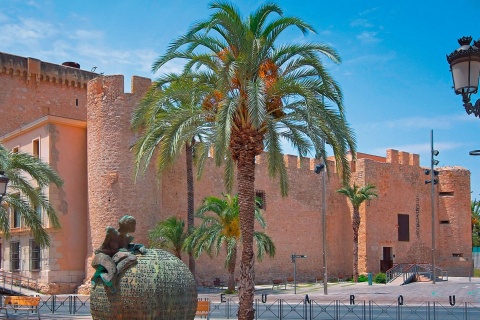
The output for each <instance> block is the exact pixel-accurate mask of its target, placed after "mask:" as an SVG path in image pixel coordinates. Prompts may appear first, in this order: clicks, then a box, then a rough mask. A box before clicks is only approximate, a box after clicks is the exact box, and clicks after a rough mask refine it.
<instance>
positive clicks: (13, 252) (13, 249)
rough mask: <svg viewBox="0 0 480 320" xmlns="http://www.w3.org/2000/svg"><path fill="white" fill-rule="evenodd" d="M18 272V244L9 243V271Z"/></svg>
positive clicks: (16, 242)
mask: <svg viewBox="0 0 480 320" xmlns="http://www.w3.org/2000/svg"><path fill="white" fill-rule="evenodd" d="M17 270H20V242H19V241H12V242H10V271H17Z"/></svg>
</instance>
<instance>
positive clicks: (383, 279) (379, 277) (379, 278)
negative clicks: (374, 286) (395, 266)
mask: <svg viewBox="0 0 480 320" xmlns="http://www.w3.org/2000/svg"><path fill="white" fill-rule="evenodd" d="M373 282H375V283H387V275H386V274H385V273H383V272H380V273H377V274H376V275H375V277H374V278H373Z"/></svg>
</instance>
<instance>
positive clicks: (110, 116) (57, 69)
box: [0, 52, 473, 293]
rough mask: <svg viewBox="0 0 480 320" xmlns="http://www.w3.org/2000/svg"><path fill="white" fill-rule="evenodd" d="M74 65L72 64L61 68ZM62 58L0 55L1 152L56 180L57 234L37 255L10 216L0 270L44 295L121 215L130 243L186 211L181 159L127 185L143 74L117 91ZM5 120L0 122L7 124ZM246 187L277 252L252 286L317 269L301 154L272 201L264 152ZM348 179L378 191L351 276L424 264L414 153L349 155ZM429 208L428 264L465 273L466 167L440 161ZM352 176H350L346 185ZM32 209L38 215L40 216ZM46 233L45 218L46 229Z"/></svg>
mask: <svg viewBox="0 0 480 320" xmlns="http://www.w3.org/2000/svg"><path fill="white" fill-rule="evenodd" d="M69 65H73V64H69ZM69 65H56V64H52V63H47V62H43V61H40V60H37V59H33V58H25V57H19V56H15V55H11V54H7V53H1V52H0V88H1V90H0V116H1V118H2V119H4V121H3V123H2V127H0V143H2V144H3V145H5V146H6V147H7V148H9V149H11V150H19V151H23V152H28V153H32V154H37V155H38V156H39V157H40V158H41V159H42V160H43V161H45V162H48V163H49V164H50V165H51V166H52V167H53V168H55V169H56V170H57V171H58V172H59V173H60V175H61V176H62V178H63V179H64V180H65V185H64V187H63V188H62V189H60V190H58V189H56V188H50V190H47V194H48V196H49V199H50V201H51V202H52V203H53V204H54V205H55V207H56V209H57V212H58V215H59V217H60V221H61V224H62V229H60V230H53V229H50V228H49V229H48V230H49V232H50V234H51V237H52V246H51V247H49V248H45V249H41V250H39V249H38V247H36V246H35V243H34V242H32V237H31V235H30V233H29V230H26V229H25V228H24V227H23V226H22V222H21V220H19V219H17V218H16V216H15V213H14V212H13V211H11V217H10V218H11V220H10V221H11V227H12V237H11V238H9V239H5V238H4V237H2V238H0V267H1V268H3V269H4V270H6V271H12V272H14V273H18V274H21V275H25V276H28V277H33V278H37V279H38V280H39V281H40V282H41V283H43V284H44V288H45V289H44V290H45V291H48V292H51V293H56V292H69V291H73V290H74V288H76V287H78V286H79V285H80V284H82V283H83V282H84V281H85V280H87V279H88V278H89V276H91V274H92V271H93V270H92V269H91V267H90V261H91V257H92V252H93V249H94V248H96V247H98V246H99V245H100V244H101V242H102V241H103V238H104V235H105V234H104V232H105V231H104V230H105V227H106V226H107V225H113V226H116V225H117V222H118V219H119V218H120V217H122V216H123V215H125V214H130V215H133V216H135V217H136V218H137V231H136V233H135V237H136V242H139V243H147V232H148V230H150V229H152V228H153V226H154V225H155V224H156V223H157V222H158V221H159V220H162V219H164V218H166V217H169V216H172V215H176V216H180V217H183V218H185V217H186V210H187V209H186V198H187V196H186V193H187V191H186V181H185V170H184V161H183V159H180V160H179V161H178V162H177V163H176V164H175V165H174V166H172V167H171V168H169V169H168V170H167V171H165V172H164V173H163V174H162V176H161V177H158V178H157V177H156V176H155V174H154V170H150V171H149V172H147V174H146V175H145V176H142V177H140V178H139V179H138V180H136V181H135V179H134V177H133V156H132V154H131V152H129V148H130V146H131V145H132V144H133V143H134V141H135V136H134V135H133V134H132V133H131V131H130V129H129V128H130V127H129V122H130V118H131V112H132V110H133V109H134V107H135V105H136V103H137V102H138V100H139V99H140V98H141V97H142V95H143V94H144V93H145V92H146V90H147V89H148V87H149V86H150V84H151V81H150V80H149V79H146V78H140V77H133V79H132V89H131V93H124V79H123V76H103V75H98V74H95V73H92V72H88V71H84V70H81V69H79V68H75V67H71V66H69ZM5 119H6V120H5ZM256 161H257V166H256V170H257V175H256V181H255V187H256V189H257V194H259V195H262V196H263V197H264V199H265V209H264V214H265V217H266V220H267V224H268V225H267V228H266V229H265V230H264V231H265V232H266V233H268V234H269V235H270V236H271V237H272V238H273V240H274V242H275V244H276V247H277V254H276V256H275V258H273V259H271V258H265V259H264V260H263V261H261V262H258V261H257V262H256V268H255V270H256V282H258V283H262V282H264V283H265V282H270V281H271V280H272V279H276V278H285V277H290V276H292V273H293V264H292V262H291V255H292V254H304V255H306V256H307V258H306V259H300V260H298V261H297V276H298V278H299V279H300V280H313V279H315V277H317V276H319V275H320V274H321V273H322V268H323V264H322V253H323V252H322V229H323V227H322V223H321V222H322V219H321V203H322V199H321V195H322V184H321V175H317V174H315V173H314V172H313V168H314V166H315V163H314V161H313V160H311V159H298V158H297V157H295V156H289V155H287V156H285V161H286V163H287V166H288V173H289V181H290V190H291V191H290V193H289V196H288V197H286V198H282V197H281V196H280V192H279V188H278V182H277V181H275V180H271V179H270V178H269V177H268V174H267V169H266V166H265V163H264V159H263V157H262V156H260V157H257V160H256ZM328 165H329V168H330V169H331V170H330V175H329V176H328V177H327V182H326V195H327V196H326V200H325V202H326V221H327V222H326V230H327V233H326V239H327V261H328V262H327V264H328V274H329V275H330V276H340V275H351V273H352V271H351V269H352V242H353V240H352V239H353V235H352V228H351V222H350V213H351V208H350V206H349V202H348V201H347V199H346V198H345V196H343V195H341V194H338V193H336V192H335V190H337V189H339V188H340V187H341V184H340V180H339V179H338V177H336V175H335V174H334V171H335V170H334V163H333V162H332V161H328ZM351 165H352V169H353V172H354V174H353V181H354V182H355V183H357V184H358V185H364V184H366V183H373V184H375V185H376V186H377V189H378V193H379V198H378V199H375V200H371V201H367V202H366V203H364V204H363V205H362V206H361V208H360V211H361V217H362V224H361V229H360V238H359V269H360V272H361V273H364V272H372V273H377V272H380V271H384V270H386V269H387V268H388V267H389V266H391V265H393V264H394V263H429V262H431V260H432V256H431V253H432V208H431V204H430V201H431V193H430V185H426V184H425V183H424V180H425V179H426V178H427V177H426V176H425V174H424V168H422V167H420V161H419V156H418V155H415V154H409V153H407V152H399V151H396V150H387V152H386V156H385V157H379V156H372V155H368V154H362V153H359V154H358V155H357V160H356V161H355V162H353V161H352V163H351ZM439 171H440V175H439V179H440V183H439V184H438V185H437V186H436V187H435V193H434V209H435V212H436V216H435V218H434V220H433V223H434V226H435V230H436V232H435V247H436V250H435V257H436V264H437V265H438V266H439V267H440V268H442V269H443V270H446V271H448V274H449V275H452V276H453V275H458V276H468V275H469V274H470V272H471V271H472V268H473V261H472V252H471V251H472V246H471V222H470V172H469V171H468V170H467V169H464V168H459V167H448V168H439ZM353 181H352V182H353ZM224 191H225V190H224V185H223V179H222V171H221V170H220V169H219V168H217V167H215V166H214V164H213V161H209V162H208V163H207V165H206V167H205V170H204V174H203V178H202V180H200V181H196V182H195V202H196V205H199V204H200V203H201V201H202V199H203V198H204V197H205V196H210V195H217V196H219V195H220V194H221V193H222V192H224ZM40 214H41V213H40ZM46 227H47V228H48V224H46ZM223 266H224V257H217V258H213V259H210V258H208V257H201V258H200V259H199V260H198V262H197V274H196V276H197V278H198V279H199V280H211V279H213V278H214V277H225V276H226V270H225V269H224V267H223Z"/></svg>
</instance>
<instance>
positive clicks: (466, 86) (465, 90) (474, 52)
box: [447, 37, 480, 118]
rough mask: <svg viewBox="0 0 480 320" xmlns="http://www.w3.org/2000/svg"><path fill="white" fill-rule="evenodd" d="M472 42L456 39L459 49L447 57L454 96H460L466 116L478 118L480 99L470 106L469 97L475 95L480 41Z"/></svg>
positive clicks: (479, 73)
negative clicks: (472, 115)
mask: <svg viewBox="0 0 480 320" xmlns="http://www.w3.org/2000/svg"><path fill="white" fill-rule="evenodd" d="M471 42H472V37H463V38H460V39H458V43H459V44H460V48H458V49H457V50H455V51H453V52H452V53H451V54H449V55H447V61H448V63H449V64H450V71H451V72H452V77H453V87H454V90H455V93H456V94H461V95H462V99H463V106H464V107H465V111H467V113H468V114H472V113H473V114H474V115H475V117H479V118H480V99H479V100H477V102H475V105H472V103H471V102H470V97H471V95H472V94H475V93H477V90H478V78H479V76H480V39H479V40H477V41H474V42H473V45H470V44H471Z"/></svg>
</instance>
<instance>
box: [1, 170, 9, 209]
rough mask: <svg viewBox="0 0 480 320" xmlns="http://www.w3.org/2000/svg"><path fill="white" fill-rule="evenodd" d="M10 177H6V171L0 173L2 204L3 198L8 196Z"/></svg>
mask: <svg viewBox="0 0 480 320" xmlns="http://www.w3.org/2000/svg"><path fill="white" fill-rule="evenodd" d="M8 181H10V179H8V177H7V176H6V175H5V171H0V202H2V199H3V197H4V196H5V195H6V194H7V185H8Z"/></svg>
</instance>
